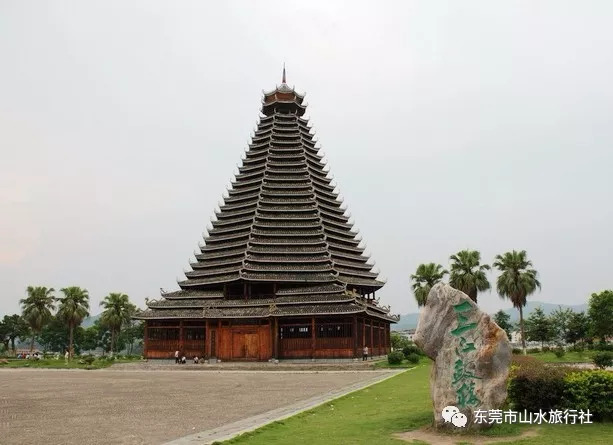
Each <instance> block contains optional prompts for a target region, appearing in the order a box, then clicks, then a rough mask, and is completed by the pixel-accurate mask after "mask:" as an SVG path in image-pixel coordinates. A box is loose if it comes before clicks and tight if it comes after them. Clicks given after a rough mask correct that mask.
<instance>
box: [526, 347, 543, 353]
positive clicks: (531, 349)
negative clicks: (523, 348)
mask: <svg viewBox="0 0 613 445" xmlns="http://www.w3.org/2000/svg"><path fill="white" fill-rule="evenodd" d="M527 352H528V354H536V353H539V352H541V350H540V349H539V348H528V351H527Z"/></svg>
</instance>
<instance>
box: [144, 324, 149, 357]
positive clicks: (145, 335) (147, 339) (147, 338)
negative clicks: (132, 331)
mask: <svg viewBox="0 0 613 445" xmlns="http://www.w3.org/2000/svg"><path fill="white" fill-rule="evenodd" d="M148 350H149V322H148V321H145V334H144V338H143V356H144V357H145V358H149V357H148V356H147V352H148Z"/></svg>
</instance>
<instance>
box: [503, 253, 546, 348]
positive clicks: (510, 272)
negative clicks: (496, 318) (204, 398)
mask: <svg viewBox="0 0 613 445" xmlns="http://www.w3.org/2000/svg"><path fill="white" fill-rule="evenodd" d="M527 256H528V255H527V254H526V251H525V250H522V251H519V252H517V251H515V250H513V251H511V252H505V253H504V254H502V255H496V258H495V261H494V267H495V268H497V269H498V270H499V271H500V272H502V273H501V274H500V276H499V277H498V278H497V280H496V289H497V290H498V293H499V294H500V296H501V297H502V298H508V299H509V300H511V303H513V307H515V308H517V309H518V310H519V327H520V331H521V344H522V349H523V351H524V354H526V335H525V334H526V333H525V329H524V314H523V308H524V306H525V305H526V301H527V298H528V295H531V294H533V293H534V292H535V291H536V289H537V288H539V289H540V288H541V283H540V282H539V280H538V278H537V277H538V273H537V271H536V270H535V269H533V268H532V262H531V261H529V260H528V258H527Z"/></svg>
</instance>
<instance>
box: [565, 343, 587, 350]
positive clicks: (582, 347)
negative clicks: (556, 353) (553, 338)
mask: <svg viewBox="0 0 613 445" xmlns="http://www.w3.org/2000/svg"><path fill="white" fill-rule="evenodd" d="M569 350H571V351H573V352H584V351H585V345H584V344H583V343H575V344H574V345H572V346H571V347H570V348H569Z"/></svg>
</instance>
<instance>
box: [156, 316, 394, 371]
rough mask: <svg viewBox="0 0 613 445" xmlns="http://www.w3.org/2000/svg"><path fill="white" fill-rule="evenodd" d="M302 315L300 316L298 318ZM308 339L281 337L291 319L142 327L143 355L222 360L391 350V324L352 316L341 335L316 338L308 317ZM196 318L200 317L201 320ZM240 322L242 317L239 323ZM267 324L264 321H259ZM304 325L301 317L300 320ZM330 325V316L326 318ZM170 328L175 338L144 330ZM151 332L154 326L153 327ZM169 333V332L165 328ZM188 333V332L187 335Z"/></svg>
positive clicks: (312, 320)
mask: <svg viewBox="0 0 613 445" xmlns="http://www.w3.org/2000/svg"><path fill="white" fill-rule="evenodd" d="M301 320H304V319H301ZM308 321H310V323H308V325H309V326H310V327H311V329H310V334H309V337H308V338H280V335H279V332H280V327H281V326H288V325H291V324H292V321H291V320H283V319H280V320H269V321H265V320H263V321H261V322H259V324H244V325H241V324H240V323H241V320H232V321H227V320H226V321H224V322H223V323H222V322H221V321H220V320H206V326H195V325H194V323H195V322H193V321H191V322H190V321H185V322H184V321H181V322H178V321H177V322H175V323H168V324H166V325H164V326H159V325H158V326H155V327H153V326H151V327H150V326H147V327H146V328H145V356H146V357H147V358H152V359H172V358H174V353H175V351H176V350H179V351H180V352H181V353H182V354H185V356H186V357H187V358H188V359H191V358H192V357H194V356H198V357H207V358H209V357H216V358H219V359H221V360H232V361H243V360H245V361H247V360H257V361H265V360H269V359H271V358H273V357H274V358H288V359H291V358H354V357H358V358H359V357H361V356H362V348H363V347H364V345H366V346H368V348H369V353H370V355H371V356H374V355H385V354H387V353H389V352H390V324H389V323H387V322H383V321H379V320H373V319H369V318H366V317H358V316H354V317H352V318H351V319H350V321H348V320H347V319H345V320H344V323H345V325H347V324H348V323H350V324H351V332H349V331H348V332H347V336H343V337H318V336H317V335H315V334H314V333H315V329H316V326H320V325H319V324H317V318H313V317H311V318H310V320H308ZM200 322H201V323H204V322H205V321H203V320H201V321H200ZM243 323H244V322H243ZM262 323H266V324H262ZM302 323H303V324H302V325H303V326H304V321H302ZM324 324H328V325H329V324H330V323H329V319H328V322H327V323H324ZM149 329H157V331H156V332H158V333H159V329H169V330H173V329H174V330H175V331H174V332H175V333H177V331H178V333H179V338H176V339H174V338H172V339H160V338H149V336H148V330H149ZM188 329H190V330H191V332H192V333H193V331H194V330H200V329H202V333H203V334H204V335H202V336H200V337H202V338H197V339H194V338H192V339H190V338H189V337H190V335H186V332H187V330H188ZM152 332H153V331H152ZM169 332H170V331H169ZM192 337H193V335H192Z"/></svg>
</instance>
